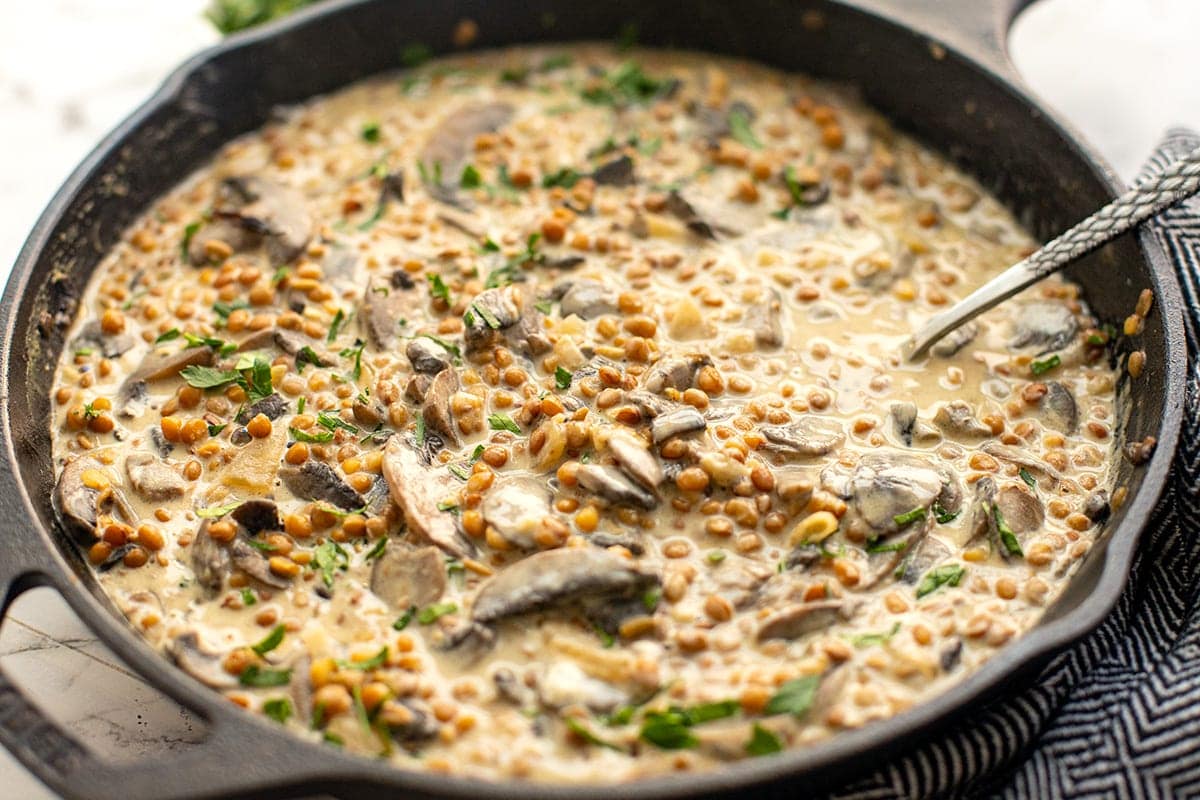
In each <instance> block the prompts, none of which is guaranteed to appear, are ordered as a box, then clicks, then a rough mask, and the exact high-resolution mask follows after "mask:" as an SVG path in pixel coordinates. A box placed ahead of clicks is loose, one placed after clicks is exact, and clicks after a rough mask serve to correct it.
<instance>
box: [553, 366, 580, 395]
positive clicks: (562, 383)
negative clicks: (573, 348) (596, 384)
mask: <svg viewBox="0 0 1200 800" xmlns="http://www.w3.org/2000/svg"><path fill="white" fill-rule="evenodd" d="M574 377H575V376H574V375H572V374H571V371H570V370H566V369H563V368H562V367H561V366H559V367H555V368H554V383H555V385H556V386H558V388H559V389H564V390H565V389H570V388H571V379H572V378H574Z"/></svg>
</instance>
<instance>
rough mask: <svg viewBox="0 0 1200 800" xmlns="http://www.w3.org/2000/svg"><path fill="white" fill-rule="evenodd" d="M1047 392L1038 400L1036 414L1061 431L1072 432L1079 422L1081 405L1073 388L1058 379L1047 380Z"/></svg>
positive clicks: (1044, 423) (1044, 422)
mask: <svg viewBox="0 0 1200 800" xmlns="http://www.w3.org/2000/svg"><path fill="white" fill-rule="evenodd" d="M1045 386H1046V393H1045V394H1044V395H1042V399H1041V400H1039V401H1038V404H1037V406H1036V409H1037V410H1036V412H1035V413H1036V416H1037V418H1038V419H1039V420H1041V422H1042V424H1043V425H1045V426H1046V427H1048V428H1051V429H1052V430H1056V431H1058V432H1059V433H1065V434H1071V433H1074V432H1075V426H1076V425H1078V424H1079V407H1078V406H1077V405H1076V404H1075V396H1074V395H1072V394H1071V390H1070V389H1068V388H1067V387H1066V386H1063V385H1062V384H1061V383H1059V382H1058V381H1047V382H1046V384H1045Z"/></svg>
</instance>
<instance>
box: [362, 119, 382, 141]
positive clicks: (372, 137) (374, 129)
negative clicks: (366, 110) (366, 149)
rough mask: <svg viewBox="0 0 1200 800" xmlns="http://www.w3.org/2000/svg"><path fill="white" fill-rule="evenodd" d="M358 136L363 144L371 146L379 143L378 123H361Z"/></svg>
mask: <svg viewBox="0 0 1200 800" xmlns="http://www.w3.org/2000/svg"><path fill="white" fill-rule="evenodd" d="M359 135H360V136H362V139H363V141H364V142H369V143H371V144H374V143H375V142H378V141H379V123H378V122H366V123H363V126H362V131H360V133H359Z"/></svg>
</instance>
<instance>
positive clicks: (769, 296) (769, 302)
mask: <svg viewBox="0 0 1200 800" xmlns="http://www.w3.org/2000/svg"><path fill="white" fill-rule="evenodd" d="M745 324H746V327H747V328H749V329H750V330H751V331H752V332H753V333H754V341H755V342H757V343H758V344H759V345H760V346H762V347H779V346H780V345H781V344H783V297H782V296H781V295H780V294H779V291H778V290H777V289H767V291H766V297H764V298H763V299H762V300H760V301H759V302H757V303H755V304H754V305H752V306H750V308H749V310H747V311H746V318H745Z"/></svg>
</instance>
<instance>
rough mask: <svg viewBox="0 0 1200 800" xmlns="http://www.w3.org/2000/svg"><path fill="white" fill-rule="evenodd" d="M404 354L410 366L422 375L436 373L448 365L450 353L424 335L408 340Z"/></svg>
mask: <svg viewBox="0 0 1200 800" xmlns="http://www.w3.org/2000/svg"><path fill="white" fill-rule="evenodd" d="M404 355H406V356H408V361H409V363H410V364H412V368H413V369H414V370H415V371H417V372H419V373H421V374H422V375H437V374H438V373H439V372H441V371H442V370H444V369H446V368H447V367H449V366H450V353H449V352H447V350H446V348H444V347H442V346H441V345H440V344H438V343H437V342H435V341H433V340H432V339H430V338H428V337H426V336H418V337H416V338H415V339H411V340H409V342H408V346H407V347H405V348H404Z"/></svg>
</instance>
